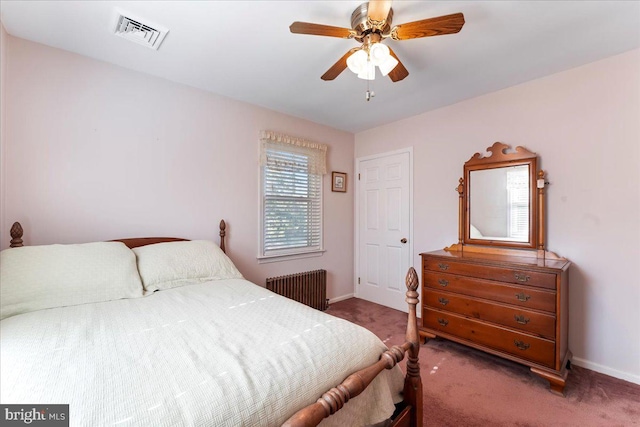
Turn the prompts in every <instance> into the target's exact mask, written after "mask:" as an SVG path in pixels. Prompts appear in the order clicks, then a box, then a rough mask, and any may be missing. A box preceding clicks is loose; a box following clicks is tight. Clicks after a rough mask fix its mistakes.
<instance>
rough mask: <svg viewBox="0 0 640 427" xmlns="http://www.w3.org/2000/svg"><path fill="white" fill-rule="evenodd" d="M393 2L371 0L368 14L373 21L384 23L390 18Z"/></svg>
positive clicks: (389, 0) (388, 0)
mask: <svg viewBox="0 0 640 427" xmlns="http://www.w3.org/2000/svg"><path fill="white" fill-rule="evenodd" d="M390 9H391V0H369V7H368V9H367V13H368V15H369V19H371V20H372V21H384V20H385V19H387V16H389V10H390Z"/></svg>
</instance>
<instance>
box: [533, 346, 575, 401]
mask: <svg viewBox="0 0 640 427" xmlns="http://www.w3.org/2000/svg"><path fill="white" fill-rule="evenodd" d="M572 356H573V355H572V354H571V352H570V351H568V352H567V355H566V357H565V359H564V360H563V363H562V370H561V371H560V372H559V373H557V374H556V373H553V372H548V371H545V370H542V369H538V368H533V367H532V368H531V372H533V373H534V374H536V375H538V376H540V377H542V378H544V379H545V380H547V381H549V386H550V390H551V392H552V393H554V394H558V395H560V396H563V397H564V386H565V383H566V381H567V376H568V375H569V369H568V368H569V367H570V366H571V358H572Z"/></svg>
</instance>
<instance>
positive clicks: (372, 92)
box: [364, 80, 376, 102]
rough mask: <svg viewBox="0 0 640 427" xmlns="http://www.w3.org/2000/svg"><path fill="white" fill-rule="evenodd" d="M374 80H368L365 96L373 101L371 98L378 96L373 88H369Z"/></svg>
mask: <svg viewBox="0 0 640 427" xmlns="http://www.w3.org/2000/svg"><path fill="white" fill-rule="evenodd" d="M371 81H372V80H367V91H366V92H365V94H364V96H365V99H366V100H367V102H368V101H371V98H373V97H374V96H376V93H375V92H374V91H372V90H370V89H369V84H370V82H371Z"/></svg>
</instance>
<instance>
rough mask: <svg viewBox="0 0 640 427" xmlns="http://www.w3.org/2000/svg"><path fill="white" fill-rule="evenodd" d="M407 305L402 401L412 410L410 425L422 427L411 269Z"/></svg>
mask: <svg viewBox="0 0 640 427" xmlns="http://www.w3.org/2000/svg"><path fill="white" fill-rule="evenodd" d="M406 282H407V299H406V301H407V303H408V304H409V320H408V323H407V336H406V340H407V341H408V342H410V343H411V348H409V351H408V354H409V357H408V359H407V375H406V376H405V378H404V400H405V401H406V402H407V403H408V404H410V405H411V406H412V407H413V408H414V409H413V410H412V411H411V425H412V426H421V425H422V378H420V362H419V359H418V353H419V352H420V335H419V333H418V315H417V308H416V307H417V305H418V302H419V300H418V292H417V289H418V274H417V273H416V270H415V269H414V268H413V267H410V268H409V272H408V273H407V279H406Z"/></svg>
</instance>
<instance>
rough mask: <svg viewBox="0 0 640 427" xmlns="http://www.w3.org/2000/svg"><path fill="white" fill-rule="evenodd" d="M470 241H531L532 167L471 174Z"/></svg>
mask: <svg viewBox="0 0 640 427" xmlns="http://www.w3.org/2000/svg"><path fill="white" fill-rule="evenodd" d="M469 180H470V181H469V214H470V224H469V237H470V238H472V239H482V240H502V241H513V242H527V241H529V165H519V166H509V167H502V168H493V169H483V170H476V171H471V172H470V177H469Z"/></svg>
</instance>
